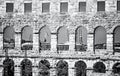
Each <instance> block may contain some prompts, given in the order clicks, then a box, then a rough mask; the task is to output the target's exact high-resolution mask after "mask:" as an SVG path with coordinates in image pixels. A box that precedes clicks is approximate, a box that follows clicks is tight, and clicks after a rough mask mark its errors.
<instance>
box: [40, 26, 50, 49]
mask: <svg viewBox="0 0 120 76" xmlns="http://www.w3.org/2000/svg"><path fill="white" fill-rule="evenodd" d="M50 43H51V32H50V29H49V27H48V26H43V27H42V28H41V29H40V31H39V49H40V50H50Z"/></svg>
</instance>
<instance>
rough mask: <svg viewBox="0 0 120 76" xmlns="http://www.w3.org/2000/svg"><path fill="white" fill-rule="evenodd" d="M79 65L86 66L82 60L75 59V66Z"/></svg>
mask: <svg viewBox="0 0 120 76" xmlns="http://www.w3.org/2000/svg"><path fill="white" fill-rule="evenodd" d="M80 65H81V66H82V67H84V68H87V65H86V63H85V62H84V61H77V62H75V67H79V66H80Z"/></svg>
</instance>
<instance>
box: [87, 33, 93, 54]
mask: <svg viewBox="0 0 120 76" xmlns="http://www.w3.org/2000/svg"><path fill="white" fill-rule="evenodd" d="M93 42H94V36H93V34H88V37H87V49H88V50H87V51H88V52H90V53H92V54H94V45H93Z"/></svg>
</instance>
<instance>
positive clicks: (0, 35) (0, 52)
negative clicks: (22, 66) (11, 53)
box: [0, 34, 4, 55]
mask: <svg viewBox="0 0 120 76" xmlns="http://www.w3.org/2000/svg"><path fill="white" fill-rule="evenodd" d="M0 44H1V45H0V49H1V51H0V55H2V54H3V53H4V51H3V50H2V48H3V34H0Z"/></svg>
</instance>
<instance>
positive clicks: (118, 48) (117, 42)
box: [113, 26, 120, 52]
mask: <svg viewBox="0 0 120 76" xmlns="http://www.w3.org/2000/svg"><path fill="white" fill-rule="evenodd" d="M113 49H114V52H120V26H117V27H116V28H115V29H114V31H113Z"/></svg>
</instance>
